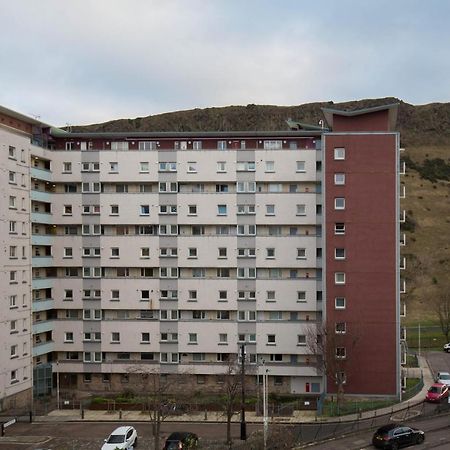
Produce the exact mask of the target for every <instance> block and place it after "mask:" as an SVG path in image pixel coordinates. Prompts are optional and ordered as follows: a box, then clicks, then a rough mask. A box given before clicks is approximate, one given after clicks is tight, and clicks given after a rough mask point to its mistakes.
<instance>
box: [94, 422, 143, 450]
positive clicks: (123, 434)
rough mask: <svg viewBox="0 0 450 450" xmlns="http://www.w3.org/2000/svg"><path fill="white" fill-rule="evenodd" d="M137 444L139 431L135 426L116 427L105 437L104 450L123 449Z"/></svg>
mask: <svg viewBox="0 0 450 450" xmlns="http://www.w3.org/2000/svg"><path fill="white" fill-rule="evenodd" d="M136 445H137V431H136V429H135V428H134V427H119V428H116V429H115V430H114V431H113V432H112V433H111V434H110V435H109V437H108V439H105V443H104V444H103V446H102V450H122V449H124V448H125V449H133V448H134V447H136Z"/></svg>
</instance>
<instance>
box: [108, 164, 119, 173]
mask: <svg viewBox="0 0 450 450" xmlns="http://www.w3.org/2000/svg"><path fill="white" fill-rule="evenodd" d="M118 171H119V163H118V162H115V161H114V162H110V163H109V172H110V173H117V172H118Z"/></svg>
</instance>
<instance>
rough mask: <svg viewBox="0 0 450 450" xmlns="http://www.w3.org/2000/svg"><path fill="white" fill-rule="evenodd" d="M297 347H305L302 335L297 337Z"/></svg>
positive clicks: (304, 338) (304, 337)
mask: <svg viewBox="0 0 450 450" xmlns="http://www.w3.org/2000/svg"><path fill="white" fill-rule="evenodd" d="M297 345H301V346H305V345H306V336H305V335H304V334H298V335H297Z"/></svg>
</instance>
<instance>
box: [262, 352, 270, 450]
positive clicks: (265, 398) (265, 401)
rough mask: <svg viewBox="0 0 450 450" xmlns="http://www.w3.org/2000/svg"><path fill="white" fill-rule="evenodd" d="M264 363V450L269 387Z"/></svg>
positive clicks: (267, 423) (267, 370) (267, 424)
mask: <svg viewBox="0 0 450 450" xmlns="http://www.w3.org/2000/svg"><path fill="white" fill-rule="evenodd" d="M265 364H266V361H265V360H264V359H263V360H262V367H263V424H264V450H265V449H266V448H267V431H268V428H269V422H268V411H267V409H268V403H269V401H268V400H269V386H268V383H267V382H268V372H269V369H266V365H265Z"/></svg>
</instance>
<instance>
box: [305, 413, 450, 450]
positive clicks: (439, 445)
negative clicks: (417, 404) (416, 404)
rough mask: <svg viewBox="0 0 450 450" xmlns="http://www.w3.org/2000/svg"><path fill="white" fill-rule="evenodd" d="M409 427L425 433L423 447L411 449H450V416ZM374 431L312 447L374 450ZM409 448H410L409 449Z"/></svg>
mask: <svg viewBox="0 0 450 450" xmlns="http://www.w3.org/2000/svg"><path fill="white" fill-rule="evenodd" d="M406 424H407V425H409V426H412V427H415V428H419V429H421V430H423V431H425V442H424V443H423V444H421V445H414V446H412V447H410V448H412V449H417V450H422V449H431V448H432V449H439V450H448V449H449V448H450V433H449V431H450V415H449V414H445V415H442V416H435V417H431V418H427V419H421V420H415V421H411V422H407V423H406ZM375 430H376V428H374V429H373V430H368V431H364V432H360V433H356V434H353V435H351V436H348V437H344V438H341V439H333V440H329V441H328V442H321V443H318V444H316V445H313V446H310V447H309V448H311V449H314V450H315V449H318V450H319V449H320V450H366V449H372V450H373V449H374V447H373V445H372V444H371V443H370V442H371V440H372V436H373V433H374V432H375ZM408 448H409V447H408Z"/></svg>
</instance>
